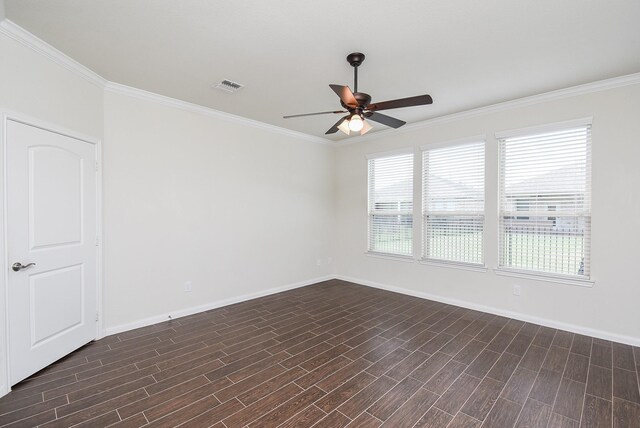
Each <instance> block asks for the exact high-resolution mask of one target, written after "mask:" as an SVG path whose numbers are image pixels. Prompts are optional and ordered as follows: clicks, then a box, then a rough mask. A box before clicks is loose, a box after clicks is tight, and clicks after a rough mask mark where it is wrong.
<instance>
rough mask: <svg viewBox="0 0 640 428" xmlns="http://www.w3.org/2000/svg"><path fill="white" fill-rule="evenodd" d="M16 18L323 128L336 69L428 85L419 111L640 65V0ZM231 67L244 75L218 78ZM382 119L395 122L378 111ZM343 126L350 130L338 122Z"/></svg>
mask: <svg viewBox="0 0 640 428" xmlns="http://www.w3.org/2000/svg"><path fill="white" fill-rule="evenodd" d="M5 8H6V15H7V18H9V19H10V20H12V21H13V22H15V23H17V24H18V25H20V26H22V27H24V28H26V29H27V30H29V31H30V32H31V33H33V34H35V35H36V36H38V37H40V38H41V39H43V40H45V41H47V42H48V43H50V44H51V45H53V46H55V47H56V48H58V49H59V50H61V51H62V52H64V53H66V54H67V55H69V56H70V57H72V58H73V59H75V60H77V61H78V62H80V63H82V64H84V65H85V66H87V67H89V68H90V69H92V70H94V71H96V72H97V73H98V74H100V75H101V76H103V77H105V78H106V79H108V80H110V81H113V82H117V83H121V84H125V85H129V86H133V87H136V88H140V89H145V90H147V91H151V92H155V93H158V94H162V95H166V96H169V97H174V98H177V99H180V100H184V101H188V102H192V103H195V104H199V105H202V106H206V107H211V108H214V109H217V110H221V111H224V112H228V113H232V114H236V115H240V116H244V117H248V118H251V119H254V120H259V121H262V122H266V123H270V124H273V125H277V126H281V127H285V128H289V129H292V130H296V131H301V132H304V133H307V134H311V135H317V136H324V132H325V131H326V130H327V129H328V128H329V127H330V126H331V125H332V124H333V123H334V122H335V121H336V120H337V119H338V116H337V115H336V116H331V115H327V116H315V117H307V118H298V119H282V115H284V114H295V113H308V112H316V111H326V110H334V109H338V108H339V103H338V98H337V96H336V95H335V94H334V93H333V92H332V91H331V90H330V89H329V86H328V84H329V83H336V84H348V85H349V86H351V87H352V85H353V73H352V68H351V67H350V66H349V64H348V63H347V62H346V60H345V57H346V55H347V54H348V53H350V52H353V51H361V52H363V53H365V54H366V56H367V58H366V60H365V62H364V64H363V65H362V66H361V67H360V70H359V89H360V91H362V92H367V93H369V94H371V95H372V97H373V101H384V100H387V99H394V98H403V97H407V96H412V95H418V94H423V93H429V94H431V96H432V97H433V99H434V104H433V105H431V106H422V107H412V108H407V109H399V110H389V111H387V112H385V113H386V114H389V115H391V116H395V117H398V118H400V119H403V120H406V121H408V122H417V121H420V120H424V119H428V118H433V117H437V116H441V115H445V114H448V113H454V112H459V111H463V110H467V109H470V108H474V107H480V106H484V105H489V104H493V103H496V102H501V101H507V100H511V99H515V98H519V97H523V96H527V95H534V94H538V93H542V92H547V91H550V90H554V89H561V88H565V87H569V86H574V85H578V84H582V83H588V82H592V81H596V80H601V79H606V78H610V77H616V76H621V75H625V74H631V73H636V72H640V24H639V22H640V1H638V0H616V1H606V0H561V1H559V0H535V1H534V0H482V1H478V0H404V1H389V0H366V1H364V0H351V1H349V2H346V1H344V0H341V1H338V0H321V1H318V0H315V1H310V0H306V1H305V0H269V1H265V0H241V1H212V0H57V1H50V0H6V1H5ZM222 79H231V80H234V81H237V82H240V83H243V84H245V85H246V87H245V88H243V89H242V90H240V91H239V92H237V93H235V94H227V93H224V92H220V91H218V90H214V89H211V85H212V84H213V83H215V82H217V81H219V80H222ZM374 126H375V128H374V130H373V131H372V132H374V131H377V130H382V129H385V127H384V126H383V125H379V124H374ZM332 138H334V139H335V138H342V134H341V133H338V134H335V135H334V136H333V137H332Z"/></svg>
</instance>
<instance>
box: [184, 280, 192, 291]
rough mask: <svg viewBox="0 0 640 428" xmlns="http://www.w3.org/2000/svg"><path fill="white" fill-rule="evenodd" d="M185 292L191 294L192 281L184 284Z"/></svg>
mask: <svg viewBox="0 0 640 428" xmlns="http://www.w3.org/2000/svg"><path fill="white" fill-rule="evenodd" d="M184 292H185V293H191V281H187V282H185V283H184Z"/></svg>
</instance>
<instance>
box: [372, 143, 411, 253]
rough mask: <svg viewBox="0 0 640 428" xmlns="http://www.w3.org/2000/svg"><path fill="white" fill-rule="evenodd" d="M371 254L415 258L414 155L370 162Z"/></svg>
mask: <svg viewBox="0 0 640 428" xmlns="http://www.w3.org/2000/svg"><path fill="white" fill-rule="evenodd" d="M369 251H371V252H376V253H386V254H395V255H401V256H411V255H412V254H413V154H402V155H394V156H387V157H376V158H373V159H369Z"/></svg>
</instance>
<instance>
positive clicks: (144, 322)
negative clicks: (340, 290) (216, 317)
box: [104, 275, 335, 336]
mask: <svg viewBox="0 0 640 428" xmlns="http://www.w3.org/2000/svg"><path fill="white" fill-rule="evenodd" d="M334 278H335V277H334V276H333V275H327V276H322V277H318V278H312V279H308V280H305V281H300V282H296V283H293V284H287V285H283V286H281V287H274V288H269V289H267V290H262V291H258V292H256V293H250V294H243V295H240V296H235V297H231V298H228V299H224V300H216V301H213V302H209V303H205V304H204V305H198V306H192V307H190V308H185V309H180V310H177V311H173V312H167V313H164V314H160V315H155V316H152V317H148V318H144V319H140V320H137V321H133V322H129V323H126V324H119V325H116V326H113V327H107V328H106V329H105V331H104V336H110V335H112V334H118V333H123V332H125V331H129V330H134V329H136V328H140V327H146V326H149V325H152V324H157V323H159V322H163V321H167V319H169V316H170V317H171V319H177V318H182V317H186V316H188V315H193V314H197V313H199V312H204V311H208V310H211V309H216V308H221V307H223V306H228V305H233V304H234V303H240V302H245V301H247V300H252V299H256V298H258V297H264V296H269V295H271V294H276V293H280V292H283V291H287V290H293V289H295V288H300V287H306V286H307V285H312V284H316V283H318V282H323V281H328V280H330V279H334Z"/></svg>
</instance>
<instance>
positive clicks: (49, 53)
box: [0, 19, 332, 144]
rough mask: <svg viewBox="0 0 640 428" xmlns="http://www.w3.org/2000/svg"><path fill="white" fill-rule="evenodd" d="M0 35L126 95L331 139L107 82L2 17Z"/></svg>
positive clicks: (270, 128)
mask: <svg viewBox="0 0 640 428" xmlns="http://www.w3.org/2000/svg"><path fill="white" fill-rule="evenodd" d="M0 34H4V35H6V36H7V37H9V38H10V39H12V40H15V41H16V42H18V43H20V44H22V45H23V46H25V47H27V48H29V49H31V50H33V51H35V52H36V53H38V54H40V55H42V56H44V57H45V58H47V59H49V60H51V61H53V62H54V63H56V64H58V65H59V66H61V67H64V68H65V69H67V70H69V71H71V72H72V73H74V74H76V75H77V76H80V77H82V78H83V79H85V80H87V81H88V82H90V83H92V84H94V85H96V86H98V87H100V88H102V89H104V90H105V91H110V92H114V93H119V94H123V95H128V96H131V97H135V98H139V99H143V100H146V101H150V102H154V103H158V104H162V105H165V106H170V107H174V108H178V109H181V110H185V111H189V112H192V113H197V114H201V115H204V116H208V117H214V118H216V119H221V120H225V121H227V122H234V123H239V124H242V125H246V126H250V127H252V128H257V129H262V130H265V131H269V132H274V133H277V134H280V135H286V136H289V137H294V138H298V139H300V140H305V141H310V142H313V143H321V144H330V143H332V141H331V140H328V139H326V138H322V137H316V136H314V135H309V134H305V133H302V132H298V131H292V130H290V129H286V128H281V127H279V126H275V125H270V124H268V123H264V122H260V121H257V120H253V119H248V118H245V117H242V116H237V115H234V114H230V113H225V112H223V111H220V110H215V109H212V108H209V107H203V106H200V105H197V104H193V103H189V102H186V101H181V100H178V99H175V98H171V97H166V96H164V95H159V94H155V93H152V92H148V91H145V90H142V89H137V88H132V87H129V86H125V85H121V84H119V83H114V82H110V81H108V80H107V79H105V78H104V77H102V76H100V75H99V74H97V73H96V72H94V71H92V70H90V69H89V68H87V67H85V66H84V65H82V64H80V63H79V62H77V61H75V60H73V59H71V58H70V57H69V56H67V55H66V54H64V53H63V52H61V51H59V50H58V49H56V48H54V47H53V46H51V45H50V44H48V43H47V42H45V41H43V40H41V39H39V38H38V37H36V36H34V35H33V34H31V33H30V32H28V31H27V30H25V29H24V28H22V27H20V26H19V25H17V24H15V23H14V22H12V21H11V20H9V19H4V20H3V21H1V22H0Z"/></svg>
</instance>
